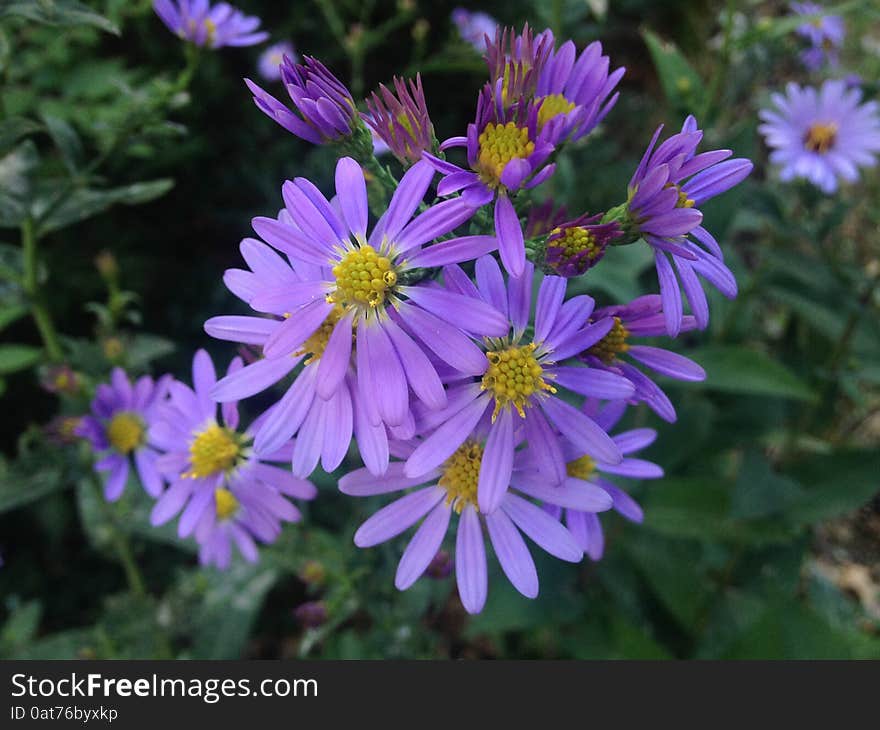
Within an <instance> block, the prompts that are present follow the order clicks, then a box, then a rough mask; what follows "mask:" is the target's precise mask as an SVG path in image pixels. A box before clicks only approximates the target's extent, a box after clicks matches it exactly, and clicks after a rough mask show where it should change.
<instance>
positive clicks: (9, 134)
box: [0, 117, 42, 154]
mask: <svg viewBox="0 0 880 730" xmlns="http://www.w3.org/2000/svg"><path fill="white" fill-rule="evenodd" d="M40 129H42V127H40V125H39V124H37V123H36V122H34V121H31V120H30V119H28V118H26V117H10V118H9V119H4V120H3V121H2V122H0V154H3V153H5V152H8V151H9V149H10V148H11V147H12V146H13V145H14V144H15V143H16V142H18V140H20V139H21V138H22V137H26V136H27V135H29V134H33V133H34V132H39V131H40Z"/></svg>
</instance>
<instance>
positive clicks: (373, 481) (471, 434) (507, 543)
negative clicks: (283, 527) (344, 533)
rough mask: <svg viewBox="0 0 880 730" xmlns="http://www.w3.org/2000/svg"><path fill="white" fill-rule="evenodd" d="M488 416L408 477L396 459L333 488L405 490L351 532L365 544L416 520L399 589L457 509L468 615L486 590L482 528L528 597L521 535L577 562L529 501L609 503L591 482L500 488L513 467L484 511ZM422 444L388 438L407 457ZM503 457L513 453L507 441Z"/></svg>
mask: <svg viewBox="0 0 880 730" xmlns="http://www.w3.org/2000/svg"><path fill="white" fill-rule="evenodd" d="M489 420H490V419H489V416H488V414H486V415H485V416H481V417H480V419H479V422H478V424H477V425H475V426H474V427H473V428H471V429H468V430H467V431H466V432H465V433H464V434H463V438H461V439H459V440H458V443H457V444H456V445H455V446H454V447H453V449H452V451H451V452H450V453H449V454H448V455H447V457H446V458H445V459H444V460H443V461H442V462H441V463H439V464H437V465H436V466H435V467H433V468H432V469H430V470H428V471H426V472H424V473H422V474H419V475H417V476H415V477H412V476H409V475H408V473H407V470H406V467H405V466H404V464H403V463H401V462H393V463H392V464H391V465H390V466H389V467H388V471H387V472H386V473H385V474H383V475H382V476H378V477H377V476H374V475H373V474H370V472H369V470H367V469H358V470H356V471H354V472H351V473H350V474H346V475H345V476H344V477H342V479H341V480H340V481H339V489H340V490H341V491H342V492H343V493H344V494H348V495H351V496H355V497H369V496H373V495H380V494H388V493H392V492H399V491H403V490H408V491H407V493H406V494H405V495H404V496H402V497H399V498H398V499H396V500H395V501H393V502H391V503H390V504H388V505H387V506H385V507H383V508H382V509H380V510H379V511H378V512H376V513H375V514H374V515H373V516H371V517H370V518H369V519H367V521H366V522H364V524H362V525H361V526H360V528H358V530H357V532H356V533H355V536H354V542H355V545H357V546H358V547H361V548H367V547H372V546H374V545H378V544H380V543H383V542H385V541H387V540H390V539H391V538H393V537H396V536H398V535H400V534H401V533H403V532H405V531H406V530H408V529H409V528H410V527H412V526H413V525H415V524H416V523H417V522H419V521H421V524H420V525H419V527H418V529H417V530H416V532H415V534H414V535H413V537H412V539H411V540H410V541H409V543H408V545H407V547H406V549H405V550H404V552H403V556H402V557H401V559H400V563H399V564H398V566H397V574H396V575H395V578H394V585H395V586H396V587H397V588H398V589H399V590H402V591H403V590H406V589H407V588H409V587H410V586H411V585H413V583H415V582H416V581H417V580H418V579H419V577H420V576H422V575H423V574H424V573H425V571H426V570H427V569H428V567H429V566H430V565H431V562H432V561H433V560H434V558H435V556H436V555H437V553H438V551H439V550H440V548H441V546H442V544H443V540H444V538H445V536H446V534H447V532H448V531H449V526H450V523H451V522H452V520H453V514H455V515H456V521H457V524H456V525H455V527H454V528H453V529H454V531H455V579H456V582H457V584H458V594H459V597H460V598H461V602H462V604H463V605H464V607H465V610H466V611H468V613H479V612H480V611H482V610H483V606H484V605H485V602H486V595H487V593H488V571H487V564H486V548H485V542H484V533H483V530H484V528H485V530H486V531H487V532H488V534H489V541H490V543H491V545H492V548H493V550H494V551H495V555H496V556H497V557H498V562H499V563H500V564H501V568H502V570H503V571H504V573H505V575H506V576H507V578H508V580H510V582H511V583H512V584H513V586H514V587H515V588H516V589H517V590H518V591H519V592H520V593H522V594H523V595H524V596H526V597H527V598H535V597H536V596H537V595H538V573H537V570H536V569H535V563H534V561H533V560H532V556H531V554H530V552H529V548H528V547H527V545H526V542H525V540H523V537H522V534H525V535H526V536H527V537H529V538H530V539H531V540H532V541H533V542H535V543H536V544H537V545H538V546H539V547H541V548H542V549H543V550H545V551H547V552H548V553H550V554H551V555H553V556H555V557H557V558H559V559H561V560H566V561H568V562H578V561H579V560H581V558H582V557H583V551H582V550H581V548H580V547H579V546H578V545H577V543H576V542H575V540H574V538H573V537H572V535H571V534H570V533H569V532H568V530H566V529H565V528H564V527H563V526H562V525H561V524H560V523H559V521H558V520H556V519H554V518H553V517H552V516H551V515H549V514H547V512H546V511H544V510H543V509H541V508H540V507H539V506H538V505H537V504H535V503H534V502H533V501H531V499H533V498H534V499H540V500H550V502H551V503H552V504H558V505H561V506H567V507H572V508H577V509H582V510H586V511H591V512H596V511H602V510H606V509H609V508H610V507H611V503H612V500H611V498H610V497H609V496H608V494H607V493H606V492H605V491H604V490H603V489H602V488H601V487H596V486H592V485H586V486H585V487H584V488H578V489H577V490H576V491H573V490H571V489H569V487H568V486H567V485H565V484H563V485H561V486H557V487H554V486H549V485H548V484H547V483H546V482H544V483H538V484H535V485H526V486H525V488H523V489H517V490H516V491H518V492H520V493H519V494H515V493H514V491H513V489H511V490H510V491H508V489H507V487H508V483H509V481H510V476H511V473H512V472H511V471H510V470H508V471H507V483H505V484H504V489H503V490H502V492H501V499H500V501H499V504H498V507H497V509H495V510H494V511H492V512H491V513H488V514H486V513H484V512H483V510H481V508H480V504H479V500H478V492H479V491H480V485H481V476H482V475H483V473H484V472H485V471H486V470H487V469H495V468H496V466H497V464H496V463H494V462H493V461H492V459H493V457H492V455H491V443H492V440H493V436H492V430H491V427H490V425H489ZM423 443H424V441H423V440H419V439H416V440H412V441H409V442H403V443H395V444H393V450H394V453H395V454H396V455H398V456H400V457H401V458H406V457H407V456H408V455H410V454H412V453H413V452H414V450H415V451H418V450H419V448H421V444H423ZM510 459H511V460H512V459H513V448H512V447H511V451H510ZM425 485H427V486H425ZM423 518H424V519H423ZM521 533H522V534H521Z"/></svg>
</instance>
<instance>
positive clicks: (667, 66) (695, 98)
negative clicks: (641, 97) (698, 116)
mask: <svg viewBox="0 0 880 730" xmlns="http://www.w3.org/2000/svg"><path fill="white" fill-rule="evenodd" d="M642 37H643V38H644V39H645V43H646V44H647V46H648V51H649V52H650V53H651V59H652V60H653V61H654V66H655V68H656V69H657V75H658V76H659V77H660V84H661V86H662V87H663V93H664V94H665V96H666V100H667V101H668V102H669V104H670V106H672V107H674V108H675V109H677V110H679V111H685V110H688V109H694V108H699V107H700V105H701V103H702V100H703V98H704V97H705V94H706V91H705V88H704V86H703V80H702V79H701V78H700V76H699V74H698V73H697V72H696V71H695V70H694V69H693V67H692V66H691V64H690V63H689V62H688V60H687V59H686V58H685V57H684V55H682V53H681V51H679V50H678V48H677V47H676V46H675V44H674V43H671V42H669V41H664V40H663V39H661V38H660V36H658V35H656V34H655V33H652V32H651V31H650V30H647V29H646V30H643V31H642Z"/></svg>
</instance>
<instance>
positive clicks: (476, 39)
mask: <svg viewBox="0 0 880 730" xmlns="http://www.w3.org/2000/svg"><path fill="white" fill-rule="evenodd" d="M452 22H453V23H455V26H456V28H458V33H459V35H460V36H461V39H462V40H463V41H465V42H466V43H469V44H470V45H472V46H473V47H474V49H475V50H477V51H478V52H479V53H483V51H485V50H486V46H487V44H488V43H489V42H490V41H491V39H492V38H494V37H495V29H496V28H497V27H498V21H497V20H495V18H493V17H492V16H491V15H487V14H486V13H481V12H479V11H477V12H471V11H470V10H465V9H464V8H455V10H453V11H452Z"/></svg>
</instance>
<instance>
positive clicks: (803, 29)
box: [791, 2, 846, 71]
mask: <svg viewBox="0 0 880 730" xmlns="http://www.w3.org/2000/svg"><path fill="white" fill-rule="evenodd" d="M791 9H792V10H793V11H794V13H795V15H808V16H813V17H812V19H811V20H809V21H807V22H806V23H804V24H803V25H800V26H798V28H797V34H798V35H799V36H801V37H802V38H804V39H806V40H807V41H808V42H809V43H810V47H809V48H807V49H806V50H804V51H803V52H802V53H801V60H802V61H803V62H804V65H805V66H806V67H807V68H808V69H810V70H811V71H816V70H818V69H820V68H821V67H822V66H824V65H825V64H826V63H828V64H830V65H832V66H834V65H837V62H838V56H837V51H838V49H839V48H840V47H841V46H842V45H843V40H844V38H845V36H846V23H845V22H844V20H843V18H842V17H840V16H839V15H828V14H827V13H826V12H825V10H824V8H823V7H822V6H821V5H819V4H818V3H812V2H793V3H792V4H791Z"/></svg>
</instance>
